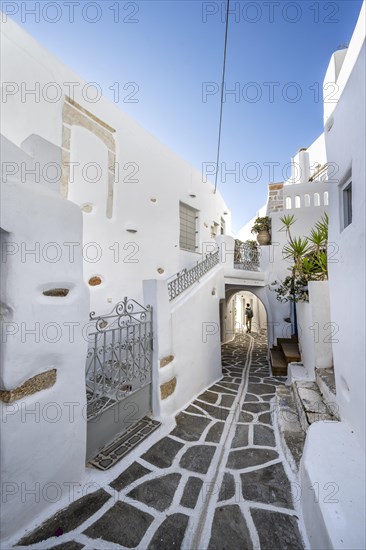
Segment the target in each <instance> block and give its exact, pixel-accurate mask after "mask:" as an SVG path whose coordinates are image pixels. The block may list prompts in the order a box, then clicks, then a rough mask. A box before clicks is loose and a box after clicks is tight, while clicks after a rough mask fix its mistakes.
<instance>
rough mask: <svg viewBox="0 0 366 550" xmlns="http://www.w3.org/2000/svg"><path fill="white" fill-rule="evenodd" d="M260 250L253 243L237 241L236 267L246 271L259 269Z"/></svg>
mask: <svg viewBox="0 0 366 550" xmlns="http://www.w3.org/2000/svg"><path fill="white" fill-rule="evenodd" d="M259 260H260V250H259V249H258V247H254V246H252V245H251V244H248V243H243V242H240V243H238V242H236V243H235V251H234V268H235V269H244V270H246V271H259Z"/></svg>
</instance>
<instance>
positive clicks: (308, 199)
mask: <svg viewBox="0 0 366 550" xmlns="http://www.w3.org/2000/svg"><path fill="white" fill-rule="evenodd" d="M304 199H305V207H306V208H308V207H309V206H310V195H308V194H306V195H305V197H304Z"/></svg>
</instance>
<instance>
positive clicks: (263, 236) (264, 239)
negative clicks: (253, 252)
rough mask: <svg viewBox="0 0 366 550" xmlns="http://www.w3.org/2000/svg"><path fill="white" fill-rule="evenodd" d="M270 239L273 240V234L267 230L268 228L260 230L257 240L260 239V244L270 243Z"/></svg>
mask: <svg viewBox="0 0 366 550" xmlns="http://www.w3.org/2000/svg"><path fill="white" fill-rule="evenodd" d="M270 240H271V235H270V233H269V231H267V229H264V230H263V231H259V233H258V234H257V241H258V244H260V245H261V246H263V245H266V244H269V242H270Z"/></svg>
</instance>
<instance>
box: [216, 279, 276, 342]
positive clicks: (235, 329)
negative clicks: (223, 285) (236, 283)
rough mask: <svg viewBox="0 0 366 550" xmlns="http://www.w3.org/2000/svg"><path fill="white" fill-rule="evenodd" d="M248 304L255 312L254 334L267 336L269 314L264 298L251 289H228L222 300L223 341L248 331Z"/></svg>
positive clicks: (221, 322) (252, 330)
mask: <svg viewBox="0 0 366 550" xmlns="http://www.w3.org/2000/svg"><path fill="white" fill-rule="evenodd" d="M247 304H249V307H250V309H251V310H252V312H253V317H252V320H251V333H252V335H262V336H267V328H268V316H267V310H266V307H265V305H264V304H263V302H262V300H261V299H260V298H259V297H258V296H257V295H256V294H254V292H252V291H251V290H249V289H246V288H243V289H240V290H238V289H229V290H226V296H225V299H224V300H221V302H220V326H221V343H223V344H224V343H228V342H230V341H231V340H233V339H234V338H235V336H237V335H238V334H245V333H246V332H247V328H246V312H245V309H246V306H247Z"/></svg>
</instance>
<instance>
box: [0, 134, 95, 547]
mask: <svg viewBox="0 0 366 550" xmlns="http://www.w3.org/2000/svg"><path fill="white" fill-rule="evenodd" d="M1 152H2V160H3V162H6V161H8V160H9V159H11V160H16V161H17V162H24V163H25V164H26V165H28V166H29V165H30V164H31V159H29V158H28V157H27V156H26V155H25V154H24V153H23V152H21V151H19V150H18V148H17V147H15V146H14V145H13V144H11V143H9V142H8V141H7V140H2V142H1ZM1 205H2V212H1V237H2V239H1V240H2V250H3V252H4V251H5V254H4V253H3V255H2V277H3V281H2V285H1V302H2V312H1V320H2V355H1V376H0V378H1V380H0V384H1V389H2V390H3V391H5V392H6V391H11V390H13V391H14V390H16V389H17V388H20V387H21V386H22V385H23V384H24V383H25V382H27V381H29V380H30V379H31V378H33V377H34V376H36V375H40V374H42V373H45V372H47V371H50V370H53V369H56V381H55V383H54V385H53V386H52V387H50V388H48V389H42V390H40V391H36V392H35V393H27V392H25V393H24V394H23V396H21V395H19V394H18V398H17V399H16V400H15V401H13V402H9V403H6V402H3V401H0V407H1V418H2V425H1V432H0V433H1V451H0V453H1V481H2V490H3V498H2V505H1V524H2V531H3V532H2V536H3V537H4V540H6V539H7V538H8V537H10V536H12V535H13V534H14V533H16V532H17V531H18V530H19V529H22V528H24V527H25V526H26V525H27V524H30V523H32V521H34V519H35V518H36V517H37V516H39V514H42V512H43V511H45V510H46V509H49V507H50V505H51V504H53V503H55V502H58V501H61V500H64V501H67V500H68V499H69V491H70V488H71V486H70V482H75V483H76V484H78V483H80V482H81V480H82V478H83V475H84V471H85V449H86V395H85V357H86V350H87V339H86V333H85V332H83V329H84V327H85V326H86V324H87V321H88V312H89V293H88V289H87V287H86V285H85V283H84V282H83V271H82V257H81V252H80V251H79V252H76V253H75V255H74V257H73V259H72V260H71V259H70V256H69V253H68V252H69V251H68V249H67V247H60V248H58V247H59V245H58V243H60V241H61V242H72V241H75V240H80V239H81V238H82V217H81V213H80V210H79V209H78V208H77V207H76V206H75V205H73V204H72V203H70V202H68V201H65V200H63V199H61V198H60V197H58V196H56V195H55V194H53V193H52V192H50V191H49V190H47V189H46V188H45V187H44V186H42V185H39V184H37V183H34V182H33V183H32V182H29V183H27V182H25V183H21V182H19V181H18V179H17V178H16V177H13V178H11V179H9V181H8V183H2V196H1ZM65 220H67V223H65ZM27 252H28V253H27ZM54 288H66V289H68V290H69V293H68V295H67V296H65V297H55V296H45V295H44V294H43V292H44V291H47V290H51V289H54ZM84 336H85V337H84ZM27 491H28V493H27ZM70 498H72V496H70ZM2 547H3V548H5V547H8V546H6V543H5V542H4V545H3V546H2Z"/></svg>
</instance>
